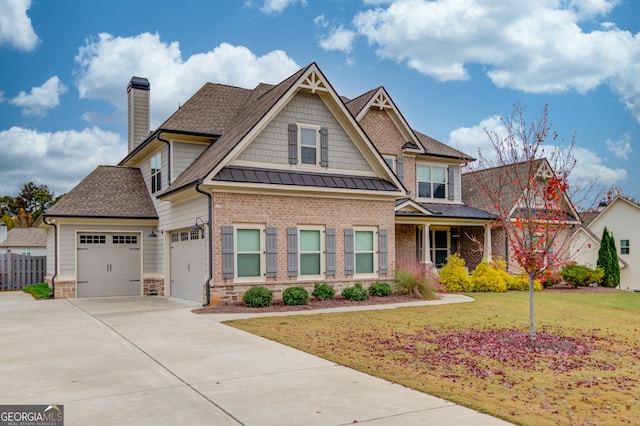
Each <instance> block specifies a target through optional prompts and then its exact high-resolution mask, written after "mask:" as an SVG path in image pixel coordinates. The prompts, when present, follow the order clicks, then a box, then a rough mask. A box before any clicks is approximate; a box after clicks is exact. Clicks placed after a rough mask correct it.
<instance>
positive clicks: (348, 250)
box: [344, 229, 355, 276]
mask: <svg viewBox="0 0 640 426" xmlns="http://www.w3.org/2000/svg"><path fill="white" fill-rule="evenodd" d="M354 262H355V258H354V247H353V229H345V230H344V274H345V275H347V276H352V275H353V273H354V271H355V267H354Z"/></svg>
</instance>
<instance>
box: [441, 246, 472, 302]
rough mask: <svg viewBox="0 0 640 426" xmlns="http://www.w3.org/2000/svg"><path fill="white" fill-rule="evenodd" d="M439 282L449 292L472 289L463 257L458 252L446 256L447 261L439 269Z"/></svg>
mask: <svg viewBox="0 0 640 426" xmlns="http://www.w3.org/2000/svg"><path fill="white" fill-rule="evenodd" d="M440 283H441V284H442V285H444V288H445V290H446V291H447V292H449V293H459V292H468V291H473V284H472V283H471V279H469V273H468V272H467V270H466V268H465V263H464V259H463V258H461V257H460V255H459V254H458V253H454V254H452V255H450V256H448V257H447V263H445V264H444V265H443V266H442V268H441V269H440Z"/></svg>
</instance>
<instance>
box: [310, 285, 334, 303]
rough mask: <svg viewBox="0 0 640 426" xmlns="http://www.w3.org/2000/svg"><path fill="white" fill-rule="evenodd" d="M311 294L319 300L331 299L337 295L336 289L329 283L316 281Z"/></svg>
mask: <svg viewBox="0 0 640 426" xmlns="http://www.w3.org/2000/svg"><path fill="white" fill-rule="evenodd" d="M311 295H312V296H313V297H315V298H316V299H318V300H331V299H333V297H334V296H335V295H336V291H335V290H334V289H333V287H331V286H330V285H329V284H325V283H315V284H314V285H313V293H311Z"/></svg>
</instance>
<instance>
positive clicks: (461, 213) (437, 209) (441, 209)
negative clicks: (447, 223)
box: [396, 198, 496, 220]
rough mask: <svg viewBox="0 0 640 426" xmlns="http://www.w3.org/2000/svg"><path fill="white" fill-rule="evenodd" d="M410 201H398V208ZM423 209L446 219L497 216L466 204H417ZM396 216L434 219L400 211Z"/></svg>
mask: <svg viewBox="0 0 640 426" xmlns="http://www.w3.org/2000/svg"><path fill="white" fill-rule="evenodd" d="M407 200H408V199H407V198H401V199H398V200H396V206H398V205H400V204H402V203H405V202H406V201H407ZM415 203H416V204H418V205H419V206H420V207H422V208H423V209H425V210H427V211H429V212H431V213H432V214H433V216H435V217H446V218H456V219H484V220H492V219H495V218H496V217H495V215H493V214H491V213H489V212H487V211H485V210H481V209H477V208H474V207H469V206H466V205H464V204H441V203H419V202H415ZM396 216H423V217H432V216H431V215H425V214H424V213H421V212H405V211H398V212H396Z"/></svg>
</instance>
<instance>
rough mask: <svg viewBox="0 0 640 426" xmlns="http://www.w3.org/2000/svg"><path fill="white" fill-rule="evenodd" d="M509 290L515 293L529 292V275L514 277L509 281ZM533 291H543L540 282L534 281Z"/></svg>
mask: <svg viewBox="0 0 640 426" xmlns="http://www.w3.org/2000/svg"><path fill="white" fill-rule="evenodd" d="M507 289H508V290H514V291H529V277H528V276H527V275H523V274H520V275H514V276H512V277H509V279H508V280H507ZM533 290H534V291H540V290H542V283H541V282H540V280H533Z"/></svg>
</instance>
